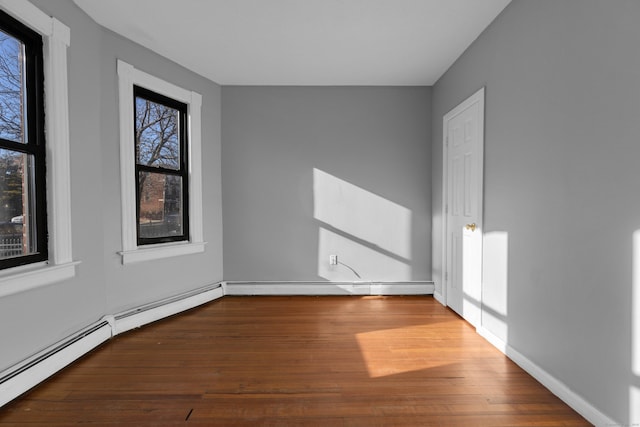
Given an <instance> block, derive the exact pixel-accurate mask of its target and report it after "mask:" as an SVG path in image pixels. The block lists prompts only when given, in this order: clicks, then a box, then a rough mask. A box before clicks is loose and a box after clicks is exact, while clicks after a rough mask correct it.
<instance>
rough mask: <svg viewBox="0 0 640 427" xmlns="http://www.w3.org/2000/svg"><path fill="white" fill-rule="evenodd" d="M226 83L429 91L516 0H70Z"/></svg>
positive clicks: (126, 33) (117, 29) (130, 35)
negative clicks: (410, 87)
mask: <svg viewBox="0 0 640 427" xmlns="http://www.w3.org/2000/svg"><path fill="white" fill-rule="evenodd" d="M74 1H75V3H76V4H77V5H78V6H80V7H81V8H82V9H83V10H84V11H85V12H86V13H88V14H89V15H90V16H91V17H92V18H93V19H94V20H95V21H96V22H98V23H99V24H101V25H103V26H104V27H106V28H109V29H111V30H113V31H115V32H117V33H119V34H121V35H123V36H125V37H127V38H129V39H131V40H133V41H135V42H137V43H139V44H141V45H143V46H145V47H147V48H149V49H151V50H153V51H155V52H157V53H159V54H161V55H163V56H166V57H167V58H170V59H172V60H174V61H175V62H178V63H180V64H182V65H183V66H185V67H187V68H189V69H191V70H193V71H195V72H197V73H199V74H201V75H202V76H204V77H207V78H209V79H210V80H213V81H215V82H217V83H220V84H222V85H310V86H322V85H336V86H340V85H372V86H378V85H432V84H434V83H435V82H436V81H437V80H438V78H439V77H440V76H441V75H442V74H443V73H444V72H445V71H446V70H447V69H448V68H449V66H451V64H453V62H454V61H455V60H456V59H457V58H458V57H459V56H460V55H461V54H462V53H463V52H464V50H465V49H466V48H467V47H468V46H469V45H470V44H471V43H472V42H473V41H474V40H475V39H476V38H477V37H478V35H480V33H481V32H482V31H483V30H484V29H485V28H486V27H487V26H488V25H489V24H490V23H491V21H493V19H494V18H495V17H496V16H497V15H498V14H499V13H500V12H501V11H502V10H503V9H504V7H505V6H506V5H507V4H508V3H509V2H510V1H511V0H74Z"/></svg>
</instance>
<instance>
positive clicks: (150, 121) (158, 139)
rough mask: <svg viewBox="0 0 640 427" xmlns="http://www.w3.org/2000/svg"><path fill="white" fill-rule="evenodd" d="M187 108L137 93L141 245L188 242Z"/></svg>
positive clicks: (136, 90) (154, 95)
mask: <svg viewBox="0 0 640 427" xmlns="http://www.w3.org/2000/svg"><path fill="white" fill-rule="evenodd" d="M186 117H187V104H184V103H182V102H178V101H176V100H173V99H171V98H168V97H166V96H162V95H160V94H157V93H155V92H152V91H150V90H147V89H143V88H141V87H138V86H135V87H134V119H135V129H134V133H135V146H136V147H135V155H136V173H135V178H136V189H137V196H136V199H137V206H136V207H137V209H136V212H137V231H138V245H144V244H152V243H162V242H173V241H181V240H188V239H189V221H188V218H189V209H188V206H189V204H188V200H189V187H188V181H189V179H188V175H187V160H186V159H187V156H186V149H187V134H188V132H187V120H186Z"/></svg>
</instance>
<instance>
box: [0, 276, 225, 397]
mask: <svg viewBox="0 0 640 427" xmlns="http://www.w3.org/2000/svg"><path fill="white" fill-rule="evenodd" d="M223 295H224V292H223V287H222V284H220V283H217V284H214V285H210V286H205V287H203V288H199V289H196V290H194V291H190V292H186V293H183V294H180V295H176V296H174V297H171V298H167V299H164V300H160V301H156V302H154V303H151V304H146V305H143V306H140V307H138V308H136V309H133V310H128V311H126V312H123V313H119V314H116V315H108V316H105V317H103V318H102V319H100V320H99V321H97V322H95V323H94V324H92V325H90V326H87V327H86V328H84V329H82V330H80V331H78V332H76V333H74V334H72V335H70V336H68V337H66V338H64V339H63V340H60V341H58V342H57V343H55V344H53V345H51V346H49V347H47V348H46V349H44V350H42V351H40V352H38V353H36V354H34V355H33V356H31V357H29V358H27V359H25V360H23V361H22V362H20V363H17V364H16V365H14V366H12V367H10V368H9V369H7V370H5V371H3V372H0V407H2V406H4V405H5V404H6V403H8V402H10V401H11V400H13V399H15V398H16V397H18V396H20V395H21V394H23V393H24V392H26V391H28V390H29V389H31V388H32V387H34V386H36V385H37V384H39V383H41V382H42V381H44V380H46V379H47V378H49V377H50V376H51V375H53V374H55V373H56V372H58V371H59V370H61V369H62V368H64V367H65V366H67V365H69V364H70V363H72V362H73V361H75V360H77V359H79V358H80V357H82V356H83V355H85V354H86V353H88V352H90V351H91V350H93V349H94V348H96V347H97V346H99V345H100V344H102V343H104V342H105V341H107V340H109V339H110V338H111V337H113V336H115V335H117V334H121V333H123V332H126V331H128V330H131V329H133V328H137V327H140V326H143V325H145V324H147V323H151V322H154V321H156V320H159V319H162V318H164V317H168V316H171V315H173V314H177V313H180V312H182V311H185V310H188V309H190V308H193V307H197V306H199V305H202V304H205V303H207V302H209V301H213V300H214V299H217V298H220V297H222V296H223Z"/></svg>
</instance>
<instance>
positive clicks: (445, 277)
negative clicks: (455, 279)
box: [444, 271, 449, 282]
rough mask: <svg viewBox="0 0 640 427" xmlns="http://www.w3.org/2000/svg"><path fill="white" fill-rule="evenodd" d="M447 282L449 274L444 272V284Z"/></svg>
mask: <svg viewBox="0 0 640 427" xmlns="http://www.w3.org/2000/svg"><path fill="white" fill-rule="evenodd" d="M447 280H449V273H447V272H446V271H445V272H444V281H445V282H446V281H447Z"/></svg>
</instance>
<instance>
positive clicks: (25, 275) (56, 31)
mask: <svg viewBox="0 0 640 427" xmlns="http://www.w3.org/2000/svg"><path fill="white" fill-rule="evenodd" d="M0 8H2V10H4V11H5V12H6V13H8V14H9V15H11V16H13V17H14V18H15V19H17V20H19V21H20V22H22V23H23V24H25V25H26V26H28V27H29V28H31V29H32V30H34V31H36V32H37V33H39V34H40V35H42V41H43V61H44V92H45V138H46V139H45V147H46V162H47V218H48V224H47V225H48V231H49V241H48V245H49V259H48V260H47V261H44V262H40V263H33V264H28V265H23V266H19V267H13V268H8V269H5V270H2V271H1V272H0V297H4V296H7V295H12V294H16V293H19V292H23V291H26V290H29V289H33V288H37V287H40V286H45V285H49V284H52V283H56V282H60V281H63V280H67V279H70V278H72V277H74V276H75V274H76V265H77V264H79V262H77V261H76V262H74V261H73V251H72V246H71V171H70V160H69V91H68V84H67V48H68V47H69V45H70V41H71V32H70V30H69V27H67V26H66V25H64V24H63V23H62V22H60V21H58V20H57V19H56V18H52V17H50V16H48V15H47V14H45V13H44V12H42V11H41V10H40V9H38V8H37V7H36V6H34V5H33V4H32V3H30V2H29V1H27V0H0Z"/></svg>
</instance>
